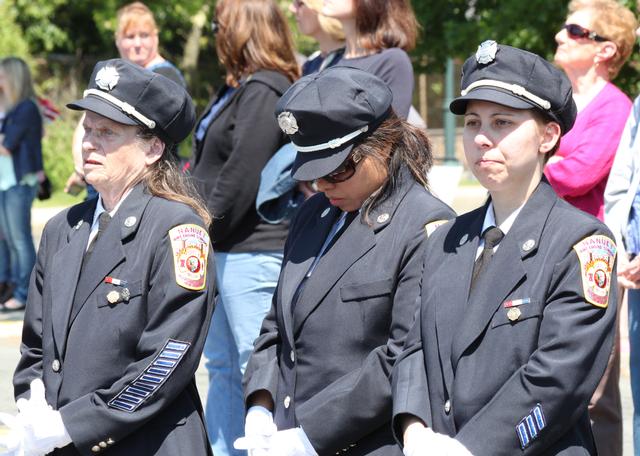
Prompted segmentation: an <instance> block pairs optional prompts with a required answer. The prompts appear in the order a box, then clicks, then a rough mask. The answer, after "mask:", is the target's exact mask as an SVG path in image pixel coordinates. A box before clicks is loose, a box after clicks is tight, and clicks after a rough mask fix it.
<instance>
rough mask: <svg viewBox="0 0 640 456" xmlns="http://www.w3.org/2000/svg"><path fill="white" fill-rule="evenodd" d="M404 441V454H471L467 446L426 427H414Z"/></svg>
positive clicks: (443, 455) (447, 455)
mask: <svg viewBox="0 0 640 456" xmlns="http://www.w3.org/2000/svg"><path fill="white" fill-rule="evenodd" d="M407 437H408V438H407V439H406V441H405V446H404V448H403V450H402V451H403V454H404V456H428V455H432V454H437V455H439V456H473V455H472V454H471V452H469V450H467V448H466V447H465V446H464V445H463V444H462V443H460V442H459V441H457V440H456V439H454V438H452V437H449V436H448V435H446V434H439V433H437V432H433V430H432V429H431V428H428V427H424V426H421V427H416V429H415V430H412V431H411V433H410V435H408V436H407Z"/></svg>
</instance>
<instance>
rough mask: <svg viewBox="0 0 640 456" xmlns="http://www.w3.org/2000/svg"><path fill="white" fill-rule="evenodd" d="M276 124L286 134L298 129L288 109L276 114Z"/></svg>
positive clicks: (293, 132) (291, 133)
mask: <svg viewBox="0 0 640 456" xmlns="http://www.w3.org/2000/svg"><path fill="white" fill-rule="evenodd" d="M278 125H279V126H280V129H281V130H282V131H284V132H285V133H286V134H288V135H293V134H295V133H296V132H297V131H298V122H297V121H296V118H295V117H293V114H291V113H290V112H289V111H284V112H281V113H280V114H279V115H278Z"/></svg>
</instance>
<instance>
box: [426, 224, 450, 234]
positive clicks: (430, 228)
mask: <svg viewBox="0 0 640 456" xmlns="http://www.w3.org/2000/svg"><path fill="white" fill-rule="evenodd" d="M448 221H449V220H434V221H433V222H429V223H427V224H426V225H425V226H424V230H425V231H426V232H427V237H429V236H431V235H432V234H433V232H434V231H435V230H436V229H437V228H438V227H439V226H440V225H444V224H445V223H447V222H448Z"/></svg>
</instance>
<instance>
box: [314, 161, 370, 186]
mask: <svg viewBox="0 0 640 456" xmlns="http://www.w3.org/2000/svg"><path fill="white" fill-rule="evenodd" d="M360 160H362V154H360V153H358V152H354V153H353V154H351V155H350V156H349V157H347V159H346V160H345V161H344V162H343V163H342V164H341V165H340V166H339V167H338V168H337V169H336V170H335V171H333V172H331V173H329V174H327V175H326V176H323V177H319V178H318V179H315V180H313V183H312V186H314V187H315V184H316V182H318V181H319V180H320V179H322V180H324V181H327V182H329V183H331V184H339V183H340V182H344V181H347V180H349V179H351V178H352V177H353V175H354V174H355V173H356V167H357V166H358V163H360Z"/></svg>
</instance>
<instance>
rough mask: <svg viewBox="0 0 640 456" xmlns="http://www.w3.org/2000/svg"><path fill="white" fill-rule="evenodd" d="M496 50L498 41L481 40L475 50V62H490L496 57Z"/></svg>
mask: <svg viewBox="0 0 640 456" xmlns="http://www.w3.org/2000/svg"><path fill="white" fill-rule="evenodd" d="M496 52H498V43H496V42H495V41H493V40H487V41H483V42H482V43H480V46H478V50H477V51H476V62H478V63H480V64H482V65H484V64H487V63H491V62H493V61H494V60H495V59H496Z"/></svg>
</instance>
